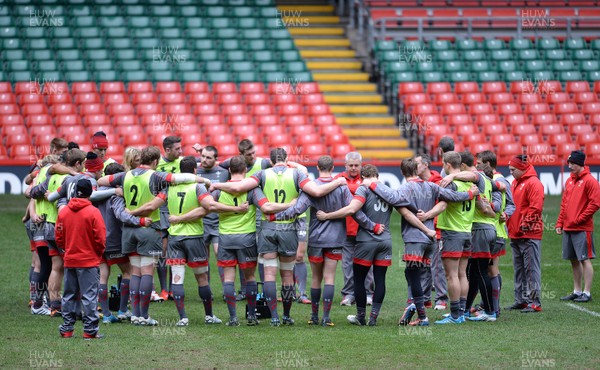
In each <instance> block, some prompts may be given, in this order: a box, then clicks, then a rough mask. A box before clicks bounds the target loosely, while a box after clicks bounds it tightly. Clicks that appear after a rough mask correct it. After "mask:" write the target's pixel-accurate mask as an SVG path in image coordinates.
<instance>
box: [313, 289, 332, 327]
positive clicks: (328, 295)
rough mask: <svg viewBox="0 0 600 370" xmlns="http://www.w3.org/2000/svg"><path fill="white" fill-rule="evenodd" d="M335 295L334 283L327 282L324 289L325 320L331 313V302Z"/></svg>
mask: <svg viewBox="0 0 600 370" xmlns="http://www.w3.org/2000/svg"><path fill="white" fill-rule="evenodd" d="M334 295H335V287H334V286H333V285H329V284H325V289H324V290H323V320H326V319H329V313H330V312H331V303H332V302H333V296H334ZM317 309H318V306H317ZM317 316H318V315H317Z"/></svg>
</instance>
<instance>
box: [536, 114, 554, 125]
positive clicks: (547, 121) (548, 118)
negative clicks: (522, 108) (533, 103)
mask: <svg viewBox="0 0 600 370" xmlns="http://www.w3.org/2000/svg"><path fill="white" fill-rule="evenodd" d="M531 123H533V124H534V125H536V126H540V127H543V126H547V125H552V124H555V123H556V115H554V114H551V113H541V114H534V115H533V116H531Z"/></svg>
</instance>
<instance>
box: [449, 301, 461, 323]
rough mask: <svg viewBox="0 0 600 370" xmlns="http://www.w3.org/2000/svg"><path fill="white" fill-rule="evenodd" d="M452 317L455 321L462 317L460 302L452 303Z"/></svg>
mask: <svg viewBox="0 0 600 370" xmlns="http://www.w3.org/2000/svg"><path fill="white" fill-rule="evenodd" d="M450 315H451V316H452V318H453V319H458V318H459V317H460V301H450Z"/></svg>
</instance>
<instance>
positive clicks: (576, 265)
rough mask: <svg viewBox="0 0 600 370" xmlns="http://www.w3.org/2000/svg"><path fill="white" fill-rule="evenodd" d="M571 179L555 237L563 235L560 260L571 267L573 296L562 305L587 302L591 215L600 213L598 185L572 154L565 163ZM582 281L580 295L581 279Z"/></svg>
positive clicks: (582, 160) (582, 156) (581, 155)
mask: <svg viewBox="0 0 600 370" xmlns="http://www.w3.org/2000/svg"><path fill="white" fill-rule="evenodd" d="M567 163H568V165H569V169H570V170H571V176H570V177H569V179H568V180H567V183H566V184H565V191H564V193H563V198H562V202H561V204H560V213H559V214H558V220H557V221H556V233H557V234H562V236H563V242H562V257H563V259H566V260H571V267H573V287H574V289H573V293H571V294H569V295H567V296H565V297H562V298H561V301H574V302H589V301H591V300H592V294H591V288H592V280H593V277H594V267H593V266H592V261H591V260H592V259H593V258H596V251H595V250H594V240H593V239H592V232H593V231H594V213H596V211H598V209H600V185H598V181H597V180H596V179H595V178H594V177H593V176H592V175H591V174H590V168H589V167H586V166H585V154H584V153H583V152H582V151H581V150H574V151H572V152H571V155H569V158H568V159H567ZM582 278H583V291H582V290H581V279H582Z"/></svg>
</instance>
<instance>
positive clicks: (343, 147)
mask: <svg viewBox="0 0 600 370" xmlns="http://www.w3.org/2000/svg"><path fill="white" fill-rule="evenodd" d="M353 150H354V149H353V148H352V145H350V144H337V145H334V146H333V148H332V149H331V156H332V157H333V159H339V160H341V159H344V158H345V157H346V154H348V153H350V152H351V151H353Z"/></svg>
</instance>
